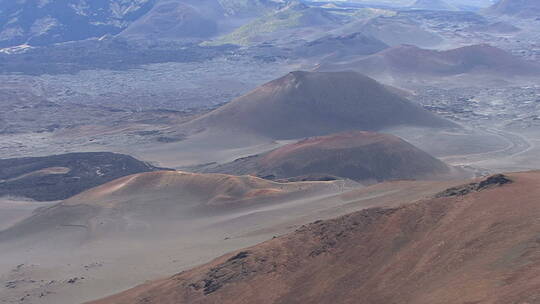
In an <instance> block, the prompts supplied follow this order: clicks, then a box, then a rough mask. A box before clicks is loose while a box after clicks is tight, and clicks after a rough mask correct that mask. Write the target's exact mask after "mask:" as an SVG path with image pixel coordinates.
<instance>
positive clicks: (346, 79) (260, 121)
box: [182, 72, 453, 139]
mask: <svg viewBox="0 0 540 304" xmlns="http://www.w3.org/2000/svg"><path fill="white" fill-rule="evenodd" d="M398 125H415V126H425V127H449V126H453V124H452V123H451V122H449V121H447V120H444V119H442V118H439V117H437V116H435V115H434V114H431V113H430V112H427V111H425V110H423V109H422V108H421V107H419V106H417V105H415V104H413V103H412V102H410V101H409V100H407V99H405V98H403V97H401V96H399V95H397V94H395V93H393V92H392V91H390V90H389V89H387V88H386V87H385V86H383V85H381V84H379V83H378V82H376V81H375V80H373V79H371V78H369V77H366V76H363V75H361V74H358V73H354V72H337V73H320V72H292V73H289V74H288V75H286V76H284V77H282V78H279V79H277V80H274V81H271V82H269V83H267V84H265V85H263V86H261V87H259V88H257V89H255V90H254V91H252V92H250V93H248V94H246V95H244V96H242V97H240V98H238V99H236V100H233V101H231V102H230V103H228V104H226V105H225V106H222V107H220V108H218V109H216V110H215V111H212V112H210V113H208V114H206V115H204V116H202V117H200V118H199V119H196V120H194V121H192V122H190V123H188V124H187V125H185V126H183V127H182V128H183V129H185V130H188V131H189V130H191V132H195V131H199V132H200V131H201V130H205V129H207V130H237V131H243V132H246V133H254V134H258V135H262V136H266V137H270V138H275V139H297V138H303V137H309V136H318V135H327V134H331V133H337V132H341V131H348V130H380V129H382V128H385V127H391V126H398Z"/></svg>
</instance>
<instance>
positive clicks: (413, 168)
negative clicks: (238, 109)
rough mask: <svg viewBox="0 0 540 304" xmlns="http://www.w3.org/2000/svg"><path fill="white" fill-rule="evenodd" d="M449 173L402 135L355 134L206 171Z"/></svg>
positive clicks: (376, 177)
mask: <svg viewBox="0 0 540 304" xmlns="http://www.w3.org/2000/svg"><path fill="white" fill-rule="evenodd" d="M449 171H450V169H449V168H448V166H446V165H445V164H444V163H443V162H441V161H439V160H437V159H436V158H434V157H432V156H430V155H429V154H427V153H425V152H423V151H421V150H419V149H417V148H416V147H414V146H412V145H411V144H409V143H407V142H405V141H404V140H402V139H400V138H398V137H395V136H392V135H386V134H378V133H372V132H361V131H354V132H348V133H340V134H333V135H328V136H321V137H313V138H307V139H305V140H302V141H299V142H297V143H294V144H289V145H286V146H283V147H281V148H278V149H276V150H274V151H271V152H268V153H265V154H261V155H256V156H251V157H246V158H242V159H237V160H235V161H234V162H231V163H228V164H223V165H220V166H217V167H215V168H209V169H207V170H206V171H205V172H220V173H228V174H251V175H256V176H260V177H264V178H268V179H291V178H292V179H294V180H298V179H300V180H310V179H329V178H330V179H331V178H332V177H334V176H335V177H341V178H348V179H353V180H358V181H377V182H381V181H384V180H393V179H417V178H426V177H430V178H433V177H437V176H442V175H445V174H448V173H449Z"/></svg>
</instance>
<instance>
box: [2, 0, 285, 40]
mask: <svg viewBox="0 0 540 304" xmlns="http://www.w3.org/2000/svg"><path fill="white" fill-rule="evenodd" d="M36 2H37V3H36ZM285 2H286V1H285ZM282 5H284V3H283V1H280V0H92V1H90V0H61V1H50V0H42V1H37V0H21V1H11V0H0V47H9V46H14V45H20V44H25V43H27V44H30V45H49V44H52V43H56V42H66V41H76V40H84V39H87V38H93V37H101V36H103V35H107V34H109V35H116V34H119V33H121V32H123V34H122V35H123V36H127V37H137V38H152V39H158V38H159V39H172V38H174V39H188V38H200V39H202V38H208V37H210V36H212V35H214V34H216V33H217V32H218V30H219V29H220V27H221V26H223V25H224V24H227V22H229V21H230V22H232V23H233V25H234V24H235V22H236V21H234V20H232V21H231V19H235V18H246V17H258V16H260V15H262V14H264V13H266V12H268V11H272V10H274V9H277V8H279V7H281V6H282ZM239 25H240V24H239ZM239 25H237V26H239Z"/></svg>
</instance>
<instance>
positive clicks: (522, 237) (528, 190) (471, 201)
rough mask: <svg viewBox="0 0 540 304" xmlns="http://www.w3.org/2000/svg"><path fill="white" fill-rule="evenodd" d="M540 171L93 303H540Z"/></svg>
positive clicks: (312, 231)
mask: <svg viewBox="0 0 540 304" xmlns="http://www.w3.org/2000/svg"><path fill="white" fill-rule="evenodd" d="M539 183H540V173H539V172H529V173H516V174H510V175H508V176H504V175H498V176H492V177H490V178H487V179H485V180H481V181H477V182H475V183H471V184H467V185H463V186H460V187H457V188H453V189H450V190H448V191H445V192H442V193H441V194H439V195H437V196H436V197H435V198H429V199H424V200H421V201H418V202H415V203H410V204H405V205H403V206H401V207H396V208H375V209H367V210H364V211H360V212H357V213H353V214H350V215H346V216H343V217H340V218H337V219H334V220H328V221H318V222H314V223H312V224H309V225H306V226H302V227H301V228H299V229H297V230H296V232H294V233H291V234H289V235H286V236H283V237H279V238H277V239H273V240H270V241H267V242H265V243H262V244H260V245H257V246H254V247H251V248H247V249H244V250H240V251H236V252H234V253H231V254H229V255H226V256H223V257H221V258H219V259H216V260H214V261H213V262H211V263H209V264H206V265H203V266H200V267H197V268H194V269H192V270H190V271H186V272H182V273H179V274H177V275H175V276H173V277H170V278H165V279H162V280H158V281H155V282H150V283H145V284H143V285H141V286H139V287H136V288H134V289H131V290H128V291H126V292H124V293H121V294H119V295H115V296H112V297H109V298H106V299H104V300H100V301H95V302H91V303H92V304H113V303H114V304H142V303H148V304H153V303H156V304H157V303H159V304H172V303H175V304H179V303H190V304H191V303H199V304H203V303H204V304H210V303H212V304H214V303H215V304H217V303H220V304H232V303H234V304H244V303H246V304H247V303H262V304H266V303H268V304H270V303H272V304H277V303H282V304H285V303H287V304H292V303H358V300H359V299H362V300H361V301H362V302H363V303H370V304H378V303H380V304H388V303H412V304H428V303H430V304H431V303H448V304H450V303H497V304H503V303H504V304H506V303H537V302H538V300H539V299H540V273H539V269H540V267H539V266H540V265H539V263H540V250H539V246H540V245H539V240H538V232H539V231H540V222H538V216H539V215H540V203H539V202H538V197H539V196H540V190H539V189H540V188H539V187H538V185H539Z"/></svg>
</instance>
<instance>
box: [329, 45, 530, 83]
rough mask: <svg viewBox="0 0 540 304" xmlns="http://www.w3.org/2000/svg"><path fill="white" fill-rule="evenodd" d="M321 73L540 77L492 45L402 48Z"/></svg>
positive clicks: (330, 67)
mask: <svg viewBox="0 0 540 304" xmlns="http://www.w3.org/2000/svg"><path fill="white" fill-rule="evenodd" d="M320 69H321V70H342V69H353V70H358V71H364V72H365V73H367V74H369V75H380V74H382V73H390V74H402V75H404V74H406V75H413V74H417V75H426V76H449V75H459V74H466V73H491V74H493V73H494V74H498V75H505V76H508V75H511V76H538V75H540V66H538V65H537V64H535V63H532V62H528V61H526V60H524V59H521V58H519V57H516V56H514V55H512V54H510V53H507V52H506V51H503V50H501V49H499V48H496V47H493V46H490V45H488V44H478V45H471V46H465V47H461V48H457V49H452V50H447V51H436V50H427V49H421V48H418V47H416V46H413V45H402V46H398V47H394V48H391V49H387V50H384V51H382V52H379V53H377V54H374V55H371V56H369V57H366V58H363V59H359V60H355V61H352V62H347V63H341V64H335V65H334V64H329V65H327V66H325V65H324V64H323V65H322V66H321V68H320Z"/></svg>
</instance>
